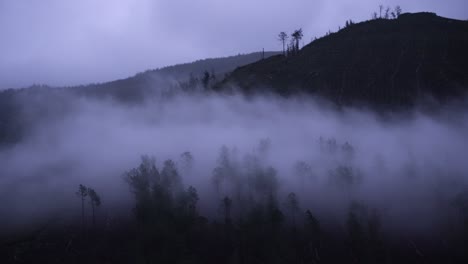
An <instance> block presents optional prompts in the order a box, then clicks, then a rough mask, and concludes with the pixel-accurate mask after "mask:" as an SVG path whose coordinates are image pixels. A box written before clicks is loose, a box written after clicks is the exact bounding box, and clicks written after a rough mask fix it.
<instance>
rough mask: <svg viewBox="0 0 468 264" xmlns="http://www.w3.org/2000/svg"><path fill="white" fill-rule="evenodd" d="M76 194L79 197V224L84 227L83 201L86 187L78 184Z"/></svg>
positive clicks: (86, 191) (86, 190) (86, 192)
mask: <svg viewBox="0 0 468 264" xmlns="http://www.w3.org/2000/svg"><path fill="white" fill-rule="evenodd" d="M76 195H77V196H78V197H80V198H81V226H82V227H83V229H84V227H85V210H84V201H85V198H86V196H88V188H86V186H84V185H83V184H80V186H79V187H78V191H77V192H76Z"/></svg>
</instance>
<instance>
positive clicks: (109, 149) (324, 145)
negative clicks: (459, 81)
mask: <svg viewBox="0 0 468 264" xmlns="http://www.w3.org/2000/svg"><path fill="white" fill-rule="evenodd" d="M47 98H48V99H46V97H44V98H39V99H37V98H36V99H35V100H31V99H30V97H24V98H19V99H18V103H19V104H22V105H23V106H24V107H23V111H22V115H21V116H20V118H23V119H24V120H25V121H26V120H27V122H30V123H31V124H33V125H32V127H31V128H30V129H29V130H28V131H27V133H26V136H25V137H24V139H23V140H22V141H21V142H19V143H18V144H15V145H14V146H12V147H8V148H3V149H1V150H0V168H1V173H0V174H1V177H0V200H1V201H2V203H3V205H2V206H1V207H0V215H2V218H1V220H0V221H1V223H0V226H3V227H7V228H14V227H22V226H24V225H26V224H31V223H43V222H45V221H49V220H50V219H54V218H62V217H70V216H71V217H79V214H80V206H81V203H80V199H79V198H78V197H77V196H76V195H75V192H76V191H77V189H78V185H79V184H85V185H87V186H91V187H93V188H94V189H96V190H97V191H98V193H99V194H100V195H101V197H102V201H103V205H102V208H100V209H99V215H100V217H101V218H103V217H104V216H106V217H108V216H112V214H115V213H116V211H119V212H123V213H124V214H127V215H128V216H131V207H132V206H133V204H134V201H133V197H132V196H131V192H130V191H129V187H128V186H127V183H126V182H125V180H124V176H123V175H124V173H125V172H126V171H128V170H130V169H131V168H134V167H137V166H138V165H139V163H140V157H141V156H142V155H149V156H153V157H155V159H156V163H157V165H158V167H159V168H161V166H162V163H163V162H164V161H165V160H166V159H173V160H174V161H175V162H177V163H178V166H179V171H180V173H181V174H182V175H183V178H184V179H183V180H184V184H185V186H188V185H193V186H195V187H196V188H197V189H198V192H199V196H200V209H201V211H202V214H205V215H207V216H209V217H210V218H213V219H216V218H217V217H219V215H217V212H218V210H217V208H218V206H219V199H218V198H219V197H220V196H219V195H218V196H217V195H216V193H215V188H214V186H213V181H212V175H213V169H214V168H215V167H216V166H217V160H218V156H219V154H220V149H221V147H222V146H223V145H224V146H226V147H227V148H228V149H229V153H230V158H231V160H232V162H233V164H237V165H236V166H238V167H239V169H240V170H245V169H246V166H247V165H246V164H248V163H246V157H252V155H256V156H258V157H259V159H260V163H261V166H265V167H266V166H272V167H273V168H275V169H276V171H277V177H278V183H279V192H278V199H279V200H280V204H283V200H285V199H286V196H287V194H288V193H289V192H292V191H294V192H296V193H297V195H298V197H299V199H300V207H301V210H305V209H311V210H312V211H313V212H316V213H317V214H318V217H319V218H321V219H329V221H331V222H333V221H336V222H338V223H340V221H341V222H342V221H344V217H345V214H346V212H347V210H348V209H349V206H350V204H351V202H353V201H356V202H359V203H361V204H363V205H365V206H366V207H368V208H369V209H372V208H376V209H378V210H379V211H380V213H381V214H382V216H383V219H385V220H384V224H383V225H384V227H386V228H388V229H391V228H397V229H399V230H406V229H408V230H411V231H414V232H418V231H422V232H423V231H424V230H428V229H432V228H438V227H440V226H446V225H447V224H450V223H452V222H453V223H456V222H457V221H458V218H456V217H449V216H451V215H453V216H456V214H457V211H456V208H455V207H454V206H453V200H454V199H455V197H456V196H457V195H458V194H459V193H461V192H462V191H463V190H466V188H467V186H468V176H467V172H468V164H467V163H466V156H467V155H468V153H467V152H468V115H467V112H466V110H462V111H459V109H456V108H451V107H447V108H445V109H444V110H440V111H437V113H431V114H425V113H423V112H421V111H417V110H415V111H412V112H411V113H406V114H405V115H404V116H405V117H404V118H403V117H401V116H403V115H398V114H389V113H387V114H385V115H382V114H376V113H373V112H371V111H367V110H362V109H360V110H359V109H353V108H347V109H336V108H334V107H332V106H330V105H328V104H326V103H324V102H323V101H319V100H317V99H314V98H311V97H308V96H297V97H291V98H279V97H275V96H272V95H271V96H268V95H259V96H255V97H251V98H246V97H244V96H241V95H220V94H208V95H206V94H196V93H195V94H179V95H175V96H171V97H153V98H149V99H148V100H146V102H144V103H142V104H139V105H128V104H121V103H118V102H115V101H112V100H110V99H109V100H98V99H90V98H84V97H73V96H69V95H65V94H60V93H59V95H57V97H56V98H53V100H52V99H51V97H47ZM41 107H45V108H50V109H54V110H53V111H59V110H58V109H60V113H57V112H55V113H54V114H48V115H44V114H38V113H42V112H40V111H38V109H40V108H41ZM260 142H262V144H260V145H259V143H260ZM333 142H336V145H335V143H333ZM346 143H349V144H350V146H352V147H351V148H349V147H348V148H346V147H345V146H347V145H345V144H346ZM186 151H189V152H190V153H191V154H192V155H193V158H194V160H193V168H192V169H190V170H183V168H182V165H181V160H180V155H181V153H183V152H186ZM249 155H250V156H249ZM300 161H302V162H304V163H302V164H307V167H310V168H311V170H310V171H307V173H306V174H307V175H302V176H303V177H302V178H301V177H300V175H299V174H300V173H298V165H297V164H298V162H300ZM340 165H341V166H347V168H351V170H352V175H353V179H351V181H347V180H346V179H344V178H343V179H340V178H339V177H335V178H334V177H333V175H335V176H336V173H337V171H338V170H337V167H338V166H340ZM221 192H222V195H231V193H230V190H229V187H228V186H227V185H225V186H224V187H222V188H221ZM116 208H118V210H116Z"/></svg>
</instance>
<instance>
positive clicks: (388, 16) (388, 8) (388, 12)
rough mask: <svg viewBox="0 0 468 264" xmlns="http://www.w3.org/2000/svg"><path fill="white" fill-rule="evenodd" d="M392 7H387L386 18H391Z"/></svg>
mask: <svg viewBox="0 0 468 264" xmlns="http://www.w3.org/2000/svg"><path fill="white" fill-rule="evenodd" d="M390 10H391V9H390V7H387V8H385V19H389V18H390Z"/></svg>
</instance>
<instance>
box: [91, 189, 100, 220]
mask: <svg viewBox="0 0 468 264" xmlns="http://www.w3.org/2000/svg"><path fill="white" fill-rule="evenodd" d="M88 195H89V198H90V203H91V208H92V213H93V225H95V224H96V217H95V208H96V207H99V206H101V197H99V195H98V194H97V193H96V191H95V190H94V189H91V188H88Z"/></svg>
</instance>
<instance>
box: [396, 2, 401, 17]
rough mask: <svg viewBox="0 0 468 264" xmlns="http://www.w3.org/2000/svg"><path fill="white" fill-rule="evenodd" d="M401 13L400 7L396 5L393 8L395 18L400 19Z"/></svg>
mask: <svg viewBox="0 0 468 264" xmlns="http://www.w3.org/2000/svg"><path fill="white" fill-rule="evenodd" d="M401 12H402V10H401V7H400V6H399V5H397V6H396V7H395V14H396V17H397V18H398V17H400V15H401Z"/></svg>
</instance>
